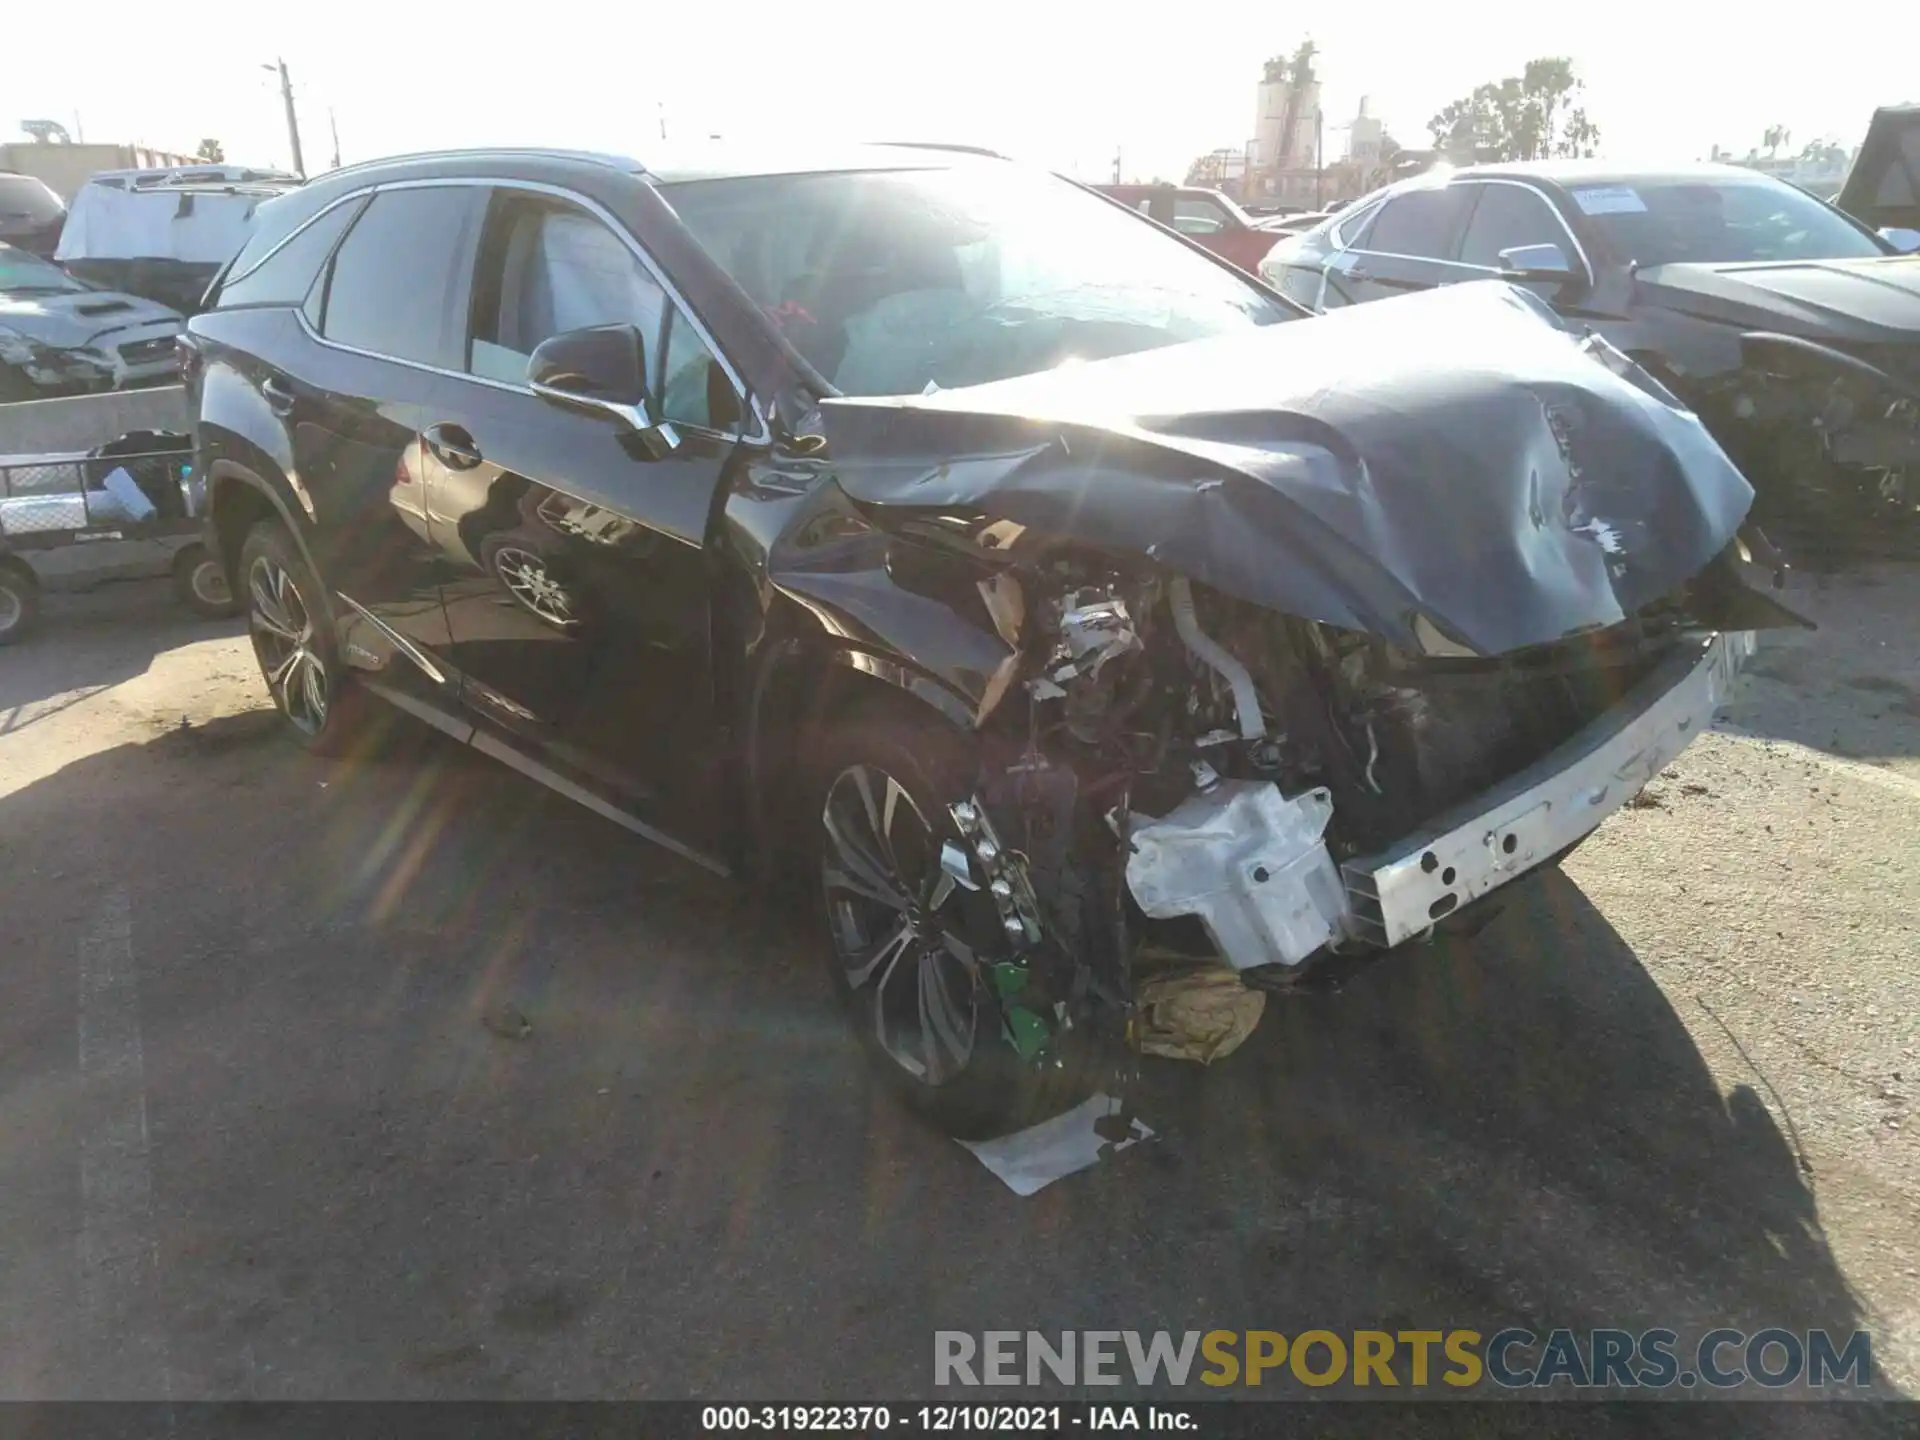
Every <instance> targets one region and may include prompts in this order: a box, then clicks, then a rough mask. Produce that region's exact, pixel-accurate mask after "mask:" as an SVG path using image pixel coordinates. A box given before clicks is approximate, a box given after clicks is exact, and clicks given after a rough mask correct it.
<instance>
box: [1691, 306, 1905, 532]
mask: <svg viewBox="0 0 1920 1440" xmlns="http://www.w3.org/2000/svg"><path fill="white" fill-rule="evenodd" d="M1857 348H1858V349H1859V350H1860V351H1861V352H1863V353H1854V351H1852V350H1843V349H1840V348H1838V347H1836V346H1833V345H1828V344H1823V343H1820V342H1818V341H1813V340H1807V339H1803V338H1801V337H1799V336H1793V335H1777V334H1771V333H1767V332H1758V331H1756V332H1750V333H1747V334H1744V335H1742V336H1741V364H1740V366H1739V367H1738V368H1737V369H1734V370H1731V371H1729V372H1727V373H1725V374H1722V375H1719V376H1716V377H1713V378H1711V379H1707V380H1702V381H1700V382H1698V383H1697V384H1696V385H1695V386H1694V387H1693V388H1694V391H1695V400H1696V403H1697V404H1698V405H1699V407H1700V410H1701V413H1702V416H1703V417H1704V418H1705V419H1706V420H1707V423H1708V424H1709V425H1710V426H1711V427H1712V429H1713V431H1714V433H1715V434H1717V435H1720V436H1722V437H1723V438H1724V439H1725V441H1726V444H1727V448H1728V450H1729V452H1730V453H1731V454H1732V455H1733V456H1734V458H1735V459H1736V460H1737V461H1738V462H1739V463H1740V465H1741V467H1742V468H1743V469H1744V470H1745V471H1746V472H1747V473H1748V474H1749V475H1751V476H1752V477H1753V479H1754V482H1755V484H1756V486H1757V488H1758V490H1759V493H1760V496H1761V509H1762V512H1763V513H1762V515H1761V518H1762V519H1763V521H1764V522H1765V523H1768V524H1770V525H1774V526H1776V527H1780V528H1782V529H1784V530H1791V532H1792V533H1793V535H1794V536H1795V537H1796V538H1797V539H1798V540H1799V541H1800V542H1801V543H1802V544H1803V545H1805V546H1806V547H1807V548H1808V549H1809V550H1817V551H1819V552H1822V553H1830V554H1842V553H1848V554H1852V553H1869V552H1871V551H1873V550H1875V549H1879V548H1886V549H1888V550H1889V553H1894V554H1911V553H1912V545H1913V536H1914V526H1915V523H1916V522H1917V521H1920V351H1916V350H1915V347H1913V346H1912V345H1898V346H1895V345H1888V346H1879V347H1872V346H1862V347H1857Z"/></svg>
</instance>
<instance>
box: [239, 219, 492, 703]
mask: <svg viewBox="0 0 1920 1440" xmlns="http://www.w3.org/2000/svg"><path fill="white" fill-rule="evenodd" d="M484 198H485V195H484V192H483V191H480V190H477V189H473V188H470V187H462V186H457V185H407V186H400V187H395V188H392V189H384V190H380V191H378V192H377V193H375V194H374V196H373V197H372V199H371V200H370V201H368V202H367V203H366V205H365V208H364V209H363V210H362V211H361V212H360V213H359V215H358V216H357V217H356V218H355V219H354V221H353V224H352V228H351V229H349V230H348V231H347V232H346V235H345V237H344V238H343V239H341V240H340V241H339V244H338V246H337V248H335V249H334V251H333V255H332V258H331V259H330V260H329V261H328V263H327V266H326V268H325V269H324V270H323V271H322V272H321V274H320V277H319V280H318V282H317V283H316V285H315V286H314V289H313V292H312V293H311V294H310V295H309V296H308V298H307V301H306V304H305V307H304V308H303V310H302V311H301V312H300V315H301V320H302V323H303V325H304V327H305V328H306V329H307V331H308V333H309V335H310V336H311V337H312V338H313V339H314V340H315V341H316V342H317V343H316V345H315V347H314V354H313V363H312V364H311V366H309V367H307V368H306V370H305V372H304V373H301V374H286V375H281V376H276V377H268V379H267V380H266V382H265V383H264V385H263V389H264V393H265V394H266V396H267V400H268V403H269V404H271V405H274V406H276V407H284V413H285V414H286V415H287V417H288V419H289V422H290V427H291V432H292V436H293V459H294V464H295V467H296V469H297V471H298V474H299V477H300V479H301V481H302V482H303V483H304V485H305V487H306V489H307V491H308V493H309V494H311V495H312V497H313V503H314V507H315V537H314V558H315V560H316V561H317V562H318V563H319V566H320V570H321V573H322V575H323V576H324V577H325V579H326V582H327V584H328V586H329V588H330V589H331V590H332V591H333V592H334V593H335V594H336V595H337V596H338V597H339V598H340V599H341V600H342V601H344V602H345V604H344V605H343V606H337V607H336V610H337V611H338V612H339V618H340V620H341V622H342V636H341V641H342V645H341V648H342V653H343V654H344V655H345V657H346V658H347V660H348V663H350V664H354V665H357V666H359V667H361V668H364V669H373V670H377V671H379V672H381V674H382V678H383V679H385V680H387V681H388V683H390V684H393V685H396V686H398V687H399V688H402V689H413V690H419V691H423V692H424V693H426V694H427V695H429V696H430V697H431V698H433V699H434V700H436V701H438V702H440V703H443V704H449V705H450V704H453V703H454V700H453V697H452V696H451V695H449V694H446V693H445V692H446V690H447V689H448V688H449V687H448V686H447V684H446V671H445V657H446V653H447V648H448V645H449V643H450V639H451V637H450V635H449V632H448V630H447V623H446V613H445V610H444V608H443V607H442V605H441V600H440V589H439V580H440V572H441V571H442V569H443V565H442V561H441V556H440V551H439V549H438V547H437V545H436V543H435V537H434V535H433V533H432V529H431V526H430V524H429V522H428V519H427V517H426V513H425V509H424V506H423V504H422V499H421V486H420V481H421V462H422V454H421V447H420V431H421V429H422V427H423V424H424V421H423V416H424V414H425V407H426V405H427V403H428V401H429V400H431V399H432V397H433V396H434V395H435V394H436V393H437V390H438V387H439V385H440V383H441V378H440V374H439V370H440V369H441V367H444V366H445V365H447V363H448V362H449V361H451V360H454V359H456V358H457V357H458V354H459V346H460V340H461V336H460V328H461V327H460V322H459V317H460V316H462V315H464V314H465V306H466V284H467V274H468V269H469V266H468V257H469V256H470V255H471V253H472V245H473V237H474V234H475V233H476V231H477V229H478V226H479V221H480V213H481V208H482V205H483V202H484ZM231 289H232V287H231V286H229V287H228V293H231ZM223 298H224V297H223Z"/></svg>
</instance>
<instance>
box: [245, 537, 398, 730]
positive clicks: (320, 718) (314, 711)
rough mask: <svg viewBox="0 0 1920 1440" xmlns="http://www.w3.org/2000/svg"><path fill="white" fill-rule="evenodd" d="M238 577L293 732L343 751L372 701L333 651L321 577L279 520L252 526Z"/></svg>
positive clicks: (263, 660) (251, 628)
mask: <svg viewBox="0 0 1920 1440" xmlns="http://www.w3.org/2000/svg"><path fill="white" fill-rule="evenodd" d="M240 577H241V586H242V593H243V594H244V595H245V597H246V598H245V602H244V603H245V604H246V607H247V633H248V635H249V637H250V638H251V639H252V641H253V653H254V656H255V658H257V659H258V660H259V662H260V673H261V674H262V675H263V676H264V677H265V678H266V682H267V690H268V692H269V693H270V694H271V695H272V696H273V703H274V705H275V706H276V707H277V708H278V709H279V711H280V714H281V716H282V717H283V718H284V719H285V720H286V722H287V727H288V730H289V732H290V733H291V735H292V738H293V739H294V740H296V741H297V742H298V743H299V744H300V745H302V746H303V747H305V748H306V749H308V750H312V751H315V752H316V753H319V754H337V753H340V752H341V751H342V750H343V749H345V748H346V746H347V743H348V741H349V740H351V739H352V737H353V736H354V734H355V733H356V732H357V731H358V730H359V729H360V728H361V727H362V722H363V720H364V717H365V714H366V711H367V708H368V707H367V703H366V696H365V695H364V694H363V693H362V692H361V691H359V690H358V689H356V688H355V687H354V685H353V682H352V681H351V680H350V679H349V678H348V677H347V675H346V673H345V671H344V669H343V668H342V666H341V664H340V661H339V658H338V656H337V654H336V653H335V650H334V643H333V626H332V623H331V622H330V621H329V620H328V618H327V611H326V608H325V599H324V596H325V591H324V590H323V589H322V588H321V584H320V578H319V577H318V576H317V575H315V574H314V573H313V568H312V567H311V566H310V565H308V564H307V561H306V558H305V557H304V556H303V555H302V554H301V553H300V549H299V547H298V546H297V545H295V544H294V542H293V537H292V536H291V535H289V534H288V533H287V531H286V528H285V527H284V526H283V525H281V524H280V522H279V521H277V520H263V521H261V522H260V523H259V524H257V525H255V526H254V527H253V529H251V530H249V531H248V532H247V538H246V541H245V543H244V544H242V545H241V547H240Z"/></svg>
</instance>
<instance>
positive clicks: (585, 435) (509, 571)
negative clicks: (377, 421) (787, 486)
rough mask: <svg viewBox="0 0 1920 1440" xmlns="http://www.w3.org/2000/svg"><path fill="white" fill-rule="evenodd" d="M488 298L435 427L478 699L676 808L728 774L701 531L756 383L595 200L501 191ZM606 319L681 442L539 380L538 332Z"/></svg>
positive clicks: (629, 794) (569, 762)
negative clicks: (717, 348)
mask: <svg viewBox="0 0 1920 1440" xmlns="http://www.w3.org/2000/svg"><path fill="white" fill-rule="evenodd" d="M471 313H472V316H473V320H472V327H471V334H470V335H469V337H468V343H467V346H466V354H465V356H464V357H463V361H462V369H463V371H464V372H465V378H462V379H452V378H448V379H446V380H444V381H443V382H442V384H441V386H440V387H439V389H438V391H437V393H436V394H435V396H434V398H433V400H432V402H431V403H430V406H429V413H428V414H427V416H426V419H425V425H424V427H423V429H424V442H423V443H424V461H423V473H424V478H425V489H426V499H427V511H428V516H429V523H430V525H431V527H432V532H433V534H434V535H435V537H436V540H437V542H438V544H439V547H440V550H441V553H442V555H443V556H444V557H445V559H446V562H447V567H448V572H447V578H446V579H445V580H444V581H443V582H442V593H443V595H444V597H445V600H446V606H447V617H448V625H449V628H450V630H451V634H452V656H453V662H454V664H455V666H456V667H457V668H458V670H459V672H460V674H461V677H462V686H463V693H464V695H465V698H466V700H467V702H468V704H469V706H470V708H471V709H472V710H473V712H474V713H475V714H476V716H477V717H479V718H480V719H481V720H482V721H483V722H485V723H486V724H488V725H490V726H493V727H496V728H498V729H500V730H502V731H504V732H506V733H507V734H509V735H510V736H512V737H513V739H514V740H515V741H516V742H517V743H518V744H519V745H521V746H522V747H525V748H531V749H534V750H537V751H539V752H541V754H542V756H543V758H544V759H545V760H546V761H547V762H548V763H550V764H553V765H556V766H558V767H559V768H561V769H562V770H563V771H564V772H565V773H568V774H570V775H571V776H573V777H574V778H576V779H578V780H579V781H581V782H582V783H585V784H588V785H590V786H592V787H593V788H595V789H597V790H599V791H600V792H601V793H603V794H606V795H608V797H609V798H612V799H615V800H616V801H618V802H619V803H621V804H623V805H625V806H627V807H629V808H634V809H640V810H643V811H651V810H655V809H658V810H661V811H666V812H673V813H671V814H667V815H665V816H664V817H663V818H666V819H668V820H669V821H670V822H671V821H675V820H679V819H680V813H679V812H681V811H683V810H686V809H687V808H688V807H690V806H691V807H693V808H696V809H697V805H698V797H699V795H700V794H701V793H703V788H704V786H705V785H706V784H708V783H710V780H711V776H710V775H709V773H708V769H707V765H706V762H705V760H704V759H703V758H702V757H704V756H705V755H707V754H708V753H709V752H711V751H712V750H713V749H714V748H715V747H713V746H712V745H711V744H709V743H707V742H709V741H710V740H711V739H712V737H713V736H714V734H715V732H716V729H717V726H716V719H715V715H714V705H713V696H712V691H711V676H710V673H709V660H710V651H709V635H708V625H709V613H708V584H707V578H708V571H707V560H708V556H707V552H706V549H705V544H706V539H707V535H708V529H709V522H710V520H711V519H712V516H713V512H714V502H715V496H716V494H717V492H718V490H719V486H720V483H721V476H722V472H723V471H724V470H725V468H726V466H727V464H728V462H729V460H730V459H731V458H732V455H733V453H734V449H735V446H736V443H737V436H738V434H739V427H740V421H741V417H742V413H743V406H742V404H741V402H740V397H739V393H738V391H737V390H736V389H735V388H734V387H733V385H732V382H731V380H730V379H729V377H728V376H727V374H726V372H725V371H724V370H723V369H722V368H721V367H720V366H719V365H718V364H717V363H716V362H715V361H714V359H713V353H712V351H711V349H710V348H709V347H708V345H707V343H706V342H705V340H704V339H703V338H702V335H701V333H700V332H699V330H698V329H697V328H696V327H695V325H694V323H693V322H692V321H691V320H690V318H689V317H688V315H687V313H686V312H685V311H684V310H682V309H681V308H680V307H679V306H678V305H677V304H676V303H675V302H674V300H673V299H672V298H671V297H670V296H669V295H668V294H667V293H666V291H665V289H664V288H663V287H662V285H661V284H660V282H659V280H658V279H657V278H656V276H655V274H654V272H653V271H652V269H651V268H650V267H649V265H648V264H647V262H646V261H645V259H644V258H643V257H642V256H641V254H640V253H639V251H638V248H637V247H636V246H635V245H634V243H633V242H632V241H631V240H629V239H628V238H627V237H626V236H625V235H624V234H623V233H622V232H621V231H620V230H619V229H618V228H616V226H615V225H614V224H613V223H611V222H610V221H609V220H607V219H606V218H604V217H603V216H601V215H600V214H598V213H596V212H594V211H593V210H591V209H589V208H588V207H587V206H586V205H585V204H584V203H582V204H575V203H573V202H570V201H566V200H561V199H557V198H555V197H552V196H549V195H546V194H535V193H532V192H525V191H516V190H513V189H511V188H506V187H502V188H499V189H496V190H495V191H494V192H493V194H492V198H491V202H490V204H489V207H488V214H487V223H486V229H485V231H484V233H483V238H482V243H481V246H480V252H479V263H478V269H477V272H476V275H475V281H474V300H473V304H472V307H471ZM608 324H631V325H634V326H636V327H637V328H638V329H639V330H640V332H641V334H642V336H643V337H644V342H645V345H646V354H647V369H648V373H649V376H650V377H651V384H652V389H653V393H654V394H656V395H658V396H660V397H661V406H660V409H661V415H662V418H663V419H665V420H666V421H668V422H669V423H671V424H672V425H673V426H674V429H675V431H676V433H677V434H678V435H679V438H680V444H679V446H678V448H677V449H675V450H674V451H672V452H671V453H670V454H668V455H666V456H664V457H660V458H654V457H652V456H650V455H649V454H648V453H647V452H646V451H645V450H644V449H642V448H641V447H640V446H639V445H638V444H637V443H636V441H635V437H634V436H633V435H632V434H631V433H630V432H628V431H627V430H626V429H625V428H624V427H623V425H622V423H621V422H620V421H618V420H615V419H613V418H612V417H608V416H602V415H598V414H592V413H584V412H580V411H576V410H570V409H567V408H564V407H561V406H557V405H555V404H553V403H551V402H549V401H546V400H543V399H541V398H540V397H538V396H536V395H534V394H533V392H532V391H531V389H529V388H528V387H527V384H526V365H527V360H528V357H529V356H530V355H531V354H532V352H533V349H534V347H535V346H537V345H538V344H539V343H540V342H541V341H543V340H545V339H547V338H549V337H550V336H552V335H556V334H560V333H561V332H563V331H567V330H574V329H579V328H582V327H585V326H591V325H608ZM674 828H678V829H680V830H682V831H683V832H684V831H685V829H686V828H687V827H686V826H685V824H684V822H683V823H681V824H679V825H677V826H675V827H674Z"/></svg>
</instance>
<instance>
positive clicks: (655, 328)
mask: <svg viewBox="0 0 1920 1440" xmlns="http://www.w3.org/2000/svg"><path fill="white" fill-rule="evenodd" d="M592 325H632V326H634V327H636V328H637V329H638V330H639V331H640V335H641V338H642V340H643V341H644V342H645V344H646V357H647V381H648V387H649V388H650V389H651V390H652V391H653V393H654V394H656V395H658V396H659V397H660V409H661V418H663V419H666V420H674V421H678V422H680V423H681V424H685V425H700V426H706V427H711V428H723V427H726V426H730V425H732V424H733V423H735V422H736V421H737V420H738V419H739V415H740V405H739V399H738V396H737V394H736V392H735V391H734V389H733V383H732V381H731V380H730V379H729V378H728V377H727V375H726V372H725V371H724V370H723V369H722V368H721V367H720V366H719V365H718V363H717V362H715V360H714V358H713V353H712V351H710V350H709V349H708V348H707V345H706V342H705V341H704V340H702V339H701V337H700V334H699V332H698V331H697V330H696V329H695V328H694V327H693V325H692V324H691V323H689V322H688V320H687V318H686V317H685V316H684V315H683V314H681V313H680V312H679V310H678V307H676V306H675V305H674V304H673V302H672V301H671V300H669V299H668V297H667V293H666V291H665V290H663V289H662V288H661V287H660V284H659V282H658V281H656V280H655V279H654V278H653V274H652V272H651V271H649V270H648V269H647V267H646V265H645V264H644V263H642V261H641V259H640V257H639V256H638V255H636V254H635V253H634V251H633V248H632V247H631V246H630V245H628V244H627V243H626V241H625V240H623V239H622V238H621V237H620V236H619V235H617V234H615V233H614V232H613V230H612V229H610V228H609V227H608V226H607V225H606V224H605V222H603V221H602V220H600V219H599V217H598V216H595V215H592V214H590V213H588V212H587V211H586V210H583V209H581V208H580V207H578V206H575V205H569V204H567V203H566V202H564V201H559V200H553V199H549V198H548V197H546V196H543V195H532V194H528V193H524V192H522V193H516V192H513V191H508V190H503V191H498V192H496V193H495V196H494V200H493V204H492V206H491V207H490V209H489V211H488V215H487V233H486V235H485V237H484V238H483V240H482V242H481V249H480V270H479V274H478V275H477V276H476V279H475V285H474V292H473V317H472V335H471V339H470V341H469V345H468V353H467V370H468V371H469V373H471V374H474V375H478V376H480V377H481V378H483V379H487V380H498V381H500V382H502V383H503V384H508V385H524V384H526V378H527V361H528V360H529V359H530V358H531V357H532V355H533V352H534V350H535V349H536V348H537V347H538V346H539V345H540V343H541V342H542V341H544V340H548V339H551V338H552V337H553V336H555V335H559V334H563V333H565V332H566V331H569V330H579V329H584V328H586V327H588V326H592Z"/></svg>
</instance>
